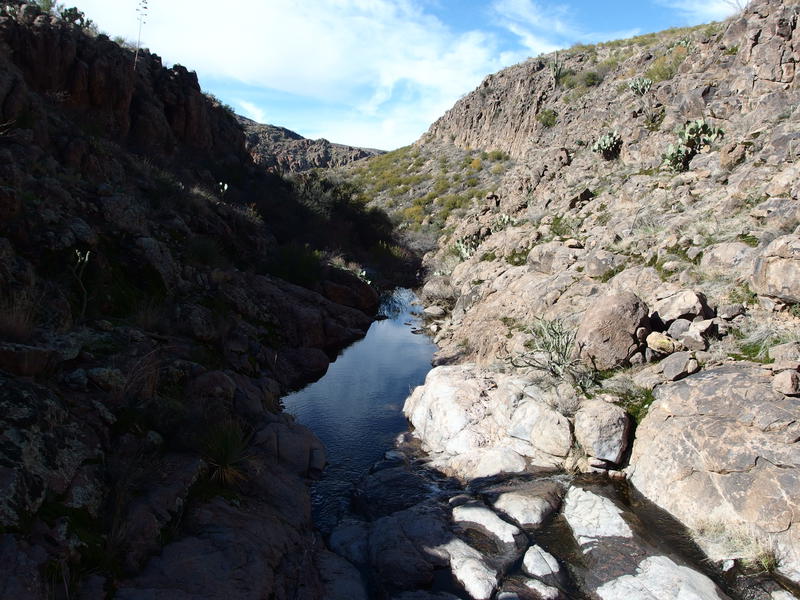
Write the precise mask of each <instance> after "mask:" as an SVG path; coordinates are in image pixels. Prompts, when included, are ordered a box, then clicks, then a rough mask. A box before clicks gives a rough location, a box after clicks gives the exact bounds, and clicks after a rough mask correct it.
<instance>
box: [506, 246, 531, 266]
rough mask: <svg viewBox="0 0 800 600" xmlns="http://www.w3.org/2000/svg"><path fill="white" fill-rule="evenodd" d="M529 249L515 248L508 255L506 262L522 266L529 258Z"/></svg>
mask: <svg viewBox="0 0 800 600" xmlns="http://www.w3.org/2000/svg"><path fill="white" fill-rule="evenodd" d="M529 252H530V250H529V249H527V248H526V249H524V250H514V251H512V252H511V253H510V254H508V255H506V262H507V263H508V264H510V265H512V266H514V267H521V266H522V265H524V264H525V262H526V261H527V260H528V253H529Z"/></svg>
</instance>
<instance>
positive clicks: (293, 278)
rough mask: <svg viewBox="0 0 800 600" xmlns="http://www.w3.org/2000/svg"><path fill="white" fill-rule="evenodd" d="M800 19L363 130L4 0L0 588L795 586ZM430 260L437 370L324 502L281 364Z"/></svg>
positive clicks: (559, 59) (335, 345)
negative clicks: (254, 110) (424, 119)
mask: <svg viewBox="0 0 800 600" xmlns="http://www.w3.org/2000/svg"><path fill="white" fill-rule="evenodd" d="M55 12H59V10H58V9H56V10H55ZM798 21H800V1H798V0H755V1H754V2H753V3H751V4H750V6H749V7H748V8H747V9H746V10H744V11H742V13H741V14H738V15H736V16H735V17H733V18H731V19H729V20H727V21H726V22H724V23H714V24H710V25H704V26H700V27H695V28H688V29H676V30H668V31H664V32H660V33H654V34H647V35H644V36H639V37H636V38H633V39H629V40H620V41H616V42H609V43H604V44H599V45H596V46H588V45H586V46H584V45H580V46H576V47H573V48H570V49H568V50H564V51H560V52H558V53H553V54H548V55H543V56H539V57H536V58H532V59H530V60H528V61H526V62H524V63H521V64H518V65H515V66H513V67H510V68H508V69H505V70H503V71H500V72H498V73H495V74H492V75H489V76H487V77H486V78H485V79H484V81H483V82H482V83H481V85H480V86H479V87H478V88H477V89H476V90H475V91H473V92H471V93H469V94H467V95H466V96H464V97H463V98H462V99H461V100H459V101H458V102H457V103H456V104H455V105H454V106H453V108H452V109H451V110H449V111H448V112H447V113H446V114H445V115H443V116H442V117H441V118H440V119H439V120H437V121H436V122H435V123H433V124H432V125H431V127H430V129H429V131H428V132H427V133H426V134H425V135H424V136H422V138H421V139H420V140H418V141H417V142H416V143H415V144H413V145H412V146H409V147H406V148H401V149H398V150H395V151H392V152H388V153H376V152H374V151H371V150H364V149H358V148H350V147H345V146H341V145H337V144H330V143H328V142H327V141H326V140H317V141H311V140H305V139H302V138H300V137H299V136H297V134H294V133H293V132H290V131H288V130H284V129H281V128H275V127H271V126H268V125H259V124H255V123H252V122H251V121H248V120H246V119H243V118H241V117H237V116H236V115H234V114H232V113H231V111H230V110H229V109H228V108H227V107H225V106H223V105H220V103H219V102H217V101H216V100H214V98H213V97H210V96H207V95H206V94H204V93H203V92H202V90H201V89H200V87H199V85H198V82H197V77H196V75H195V74H194V73H193V72H191V71H189V70H188V69H187V68H185V67H183V66H180V65H175V66H173V67H171V68H167V67H164V65H163V64H162V61H161V59H160V58H159V57H158V56H157V55H156V54H153V53H151V52H148V51H145V52H143V53H141V54H140V55H139V57H138V60H136V62H134V55H133V53H132V52H131V51H130V49H127V48H124V47H121V46H119V45H117V44H116V43H114V42H112V41H111V40H110V39H109V38H108V37H107V36H105V35H102V34H97V33H96V32H94V31H92V30H91V28H89V27H87V23H86V21H85V17H84V15H82V14H80V13H78V12H72V11H66V12H62V13H61V16H54V15H53V14H51V13H50V12H44V11H43V10H41V9H40V8H39V7H38V6H37V5H33V4H27V3H23V2H21V1H19V0H16V1H10V2H5V3H4V4H2V5H0V599H5V598H9V599H14V600H29V599H30V600H43V599H45V598H48V599H49V598H56V599H65V600H66V599H70V598H81V599H87V600H95V599H98V600H99V599H103V600H105V599H110V598H114V599H120V600H167V599H170V600H171V599H173V598H179V599H186V600H189V599H200V598H203V599H206V598H213V599H217V598H219V599H225V600H228V599H239V598H241V599H255V598H258V599H263V598H269V599H275V600H284V599H285V600H288V599H290V598H291V599H294V600H317V599H321V598H324V599H326V600H366V599H367V598H376V599H379V600H385V599H386V600H454V599H461V600H468V599H471V600H514V599H522V600H543V599H545V600H573V599H577V600H584V599H590V600H631V599H634V598H643V599H647V600H651V599H658V600H667V599H673V598H692V599H697V600H731V599H732V600H787V599H791V598H792V597H795V598H797V597H800V523H798V519H799V518H800V197H799V196H800V167H798V155H800V119H798V113H797V107H798V105H800V78H798V77H796V66H797V64H798V62H800V30H798ZM370 154H374V155H372V156H370ZM423 253H424V256H417V254H419V255H422V254H423ZM418 270H419V271H420V272H421V273H422V274H423V276H424V280H423V281H421V282H418V283H421V284H422V285H421V287H420V290H419V296H420V298H421V302H422V304H423V306H422V307H418V310H423V311H424V327H425V332H427V333H428V334H429V335H430V336H431V337H432V338H433V339H434V340H435V342H436V343H437V344H438V347H439V350H438V352H437V354H436V357H435V364H436V367H435V368H434V369H432V370H431V371H430V372H429V373H428V375H427V378H426V381H425V384H424V385H422V386H419V387H417V388H415V389H413V390H409V392H410V394H409V396H408V398H407V399H406V401H405V405H404V407H403V412H404V414H405V416H406V417H407V419H408V422H409V423H410V425H411V431H410V432H408V433H404V434H402V435H400V437H399V438H396V439H395V438H392V439H395V447H393V448H391V449H390V450H389V451H387V452H386V453H385V455H384V458H383V459H382V460H380V461H379V462H378V463H376V464H375V465H373V467H372V468H371V469H370V470H369V472H367V473H363V474H360V475H358V476H359V477H360V479H359V481H358V483H357V484H356V485H355V486H354V487H353V488H352V489H350V488H348V489H347V490H346V492H342V493H346V494H348V496H347V497H346V498H342V503H341V504H342V505H343V506H342V511H340V513H339V514H338V515H337V517H336V518H337V519H339V521H338V522H337V523H336V524H335V526H334V527H333V529H332V530H331V531H330V532H328V531H326V533H325V535H323V534H322V533H321V532H320V531H318V530H316V529H315V526H314V523H313V522H312V513H311V494H310V492H309V482H310V480H311V479H314V478H317V477H320V476H321V475H322V473H323V470H324V468H325V466H326V454H325V448H324V447H323V445H322V443H321V442H320V441H319V439H318V438H317V437H316V435H315V434H314V432H312V431H311V430H309V429H308V428H306V427H304V426H302V425H300V424H298V423H297V422H295V420H294V419H293V417H291V416H290V415H288V414H286V413H284V412H283V408H282V406H281V398H282V396H283V395H284V394H286V392H288V391H290V390H293V389H296V388H297V387H299V386H301V385H303V384H304V383H306V382H308V381H311V380H314V379H317V378H319V377H320V376H321V375H322V374H323V373H325V371H326V370H327V368H328V366H329V363H330V362H331V361H332V360H333V359H334V358H335V357H336V355H337V353H338V352H339V350H340V349H342V348H343V347H345V346H347V345H348V344H351V343H352V342H354V341H356V340H358V339H360V338H361V337H362V336H364V334H365V332H366V331H367V329H368V328H369V327H370V324H371V323H372V321H373V320H374V319H375V318H376V312H377V310H378V299H379V296H378V293H379V291H380V290H381V289H383V288H390V287H392V286H394V285H398V284H409V283H412V282H415V281H416V275H417V271H418ZM416 310H417V309H415V310H414V311H410V312H409V315H410V316H409V317H408V318H409V322H408V323H405V324H404V325H403V327H410V326H411V320H410V319H411V318H412V316H413V314H414V312H416ZM403 319H405V317H403ZM399 326H400V325H399V324H398V327H399ZM411 333H421V331H419V330H415V331H413V332H410V333H409V337H414V336H413V335H411ZM417 339H419V338H417ZM409 351H412V350H409ZM426 356H429V355H426ZM382 358H383V357H382ZM425 360H427V359H425ZM387 362H391V360H390V361H387ZM386 371H387V372H386V373H385V375H384V374H383V373H382V374H381V377H385V379H386V380H387V381H394V379H393V378H392V372H391V370H390V367H389V366H387V367H386ZM360 373H361V372H360V371H358V372H357V374H360ZM359 384H360V382H358V381H357V382H356V383H355V384H348V385H351V386H352V387H353V388H355V387H361V386H360V385H359ZM354 391H355V390H354ZM330 400H331V401H332V402H331V405H332V407H333V410H338V411H339V412H341V413H342V415H344V417H345V418H344V419H343V422H345V423H346V422H347V421H348V413H347V412H346V411H345V410H344V406H340V405H339V404H336V403H335V401H336V400H337V398H330ZM377 403H378V405H379V407H378V410H380V411H382V413H385V414H390V412H391V411H392V410H395V411H397V407H396V406H395V407H391V406H387V405H386V401H385V400H383V399H381V398H378V399H377ZM343 404H344V402H342V405H343ZM329 408H330V407H329ZM357 410H363V411H368V410H370V409H369V408H366V407H357ZM359 416H363V415H359ZM348 425H349V424H348ZM369 425H370V426H371V423H370V424H369ZM343 429H344V431H342V432H340V434H341V435H354V434H353V431H354V430H353V429H351V428H349V427H343ZM393 435H394V434H393ZM381 452H383V450H381ZM345 462H346V461H345ZM340 466H342V465H340ZM343 468H345V469H347V468H350V466H349V464H345V465H343Z"/></svg>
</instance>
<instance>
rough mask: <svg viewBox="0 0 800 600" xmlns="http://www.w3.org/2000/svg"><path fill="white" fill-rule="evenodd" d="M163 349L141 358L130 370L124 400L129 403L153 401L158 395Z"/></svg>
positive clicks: (124, 389)
mask: <svg viewBox="0 0 800 600" xmlns="http://www.w3.org/2000/svg"><path fill="white" fill-rule="evenodd" d="M161 350H162V348H156V349H155V350H152V351H150V352H148V353H147V354H145V355H144V356H142V357H141V358H139V360H137V361H136V362H135V363H133V365H132V366H131V368H130V369H129V370H128V373H127V377H126V381H125V386H124V387H123V388H122V392H121V395H122V398H123V399H124V400H125V401H127V402H131V401H147V400H152V399H153V398H155V397H156V396H157V394H158V382H159V376H160V372H161V363H162V361H161V358H160V353H161Z"/></svg>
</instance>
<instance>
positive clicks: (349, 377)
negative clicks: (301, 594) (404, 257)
mask: <svg viewBox="0 0 800 600" xmlns="http://www.w3.org/2000/svg"><path fill="white" fill-rule="evenodd" d="M415 302H416V296H415V295H414V293H413V292H411V291H410V290H407V289H398V290H395V291H394V292H393V293H392V294H390V295H387V296H386V297H385V298H384V299H383V300H382V302H381V308H380V314H381V315H385V316H386V318H385V319H383V320H379V321H375V322H374V323H373V324H372V325H371V326H370V328H369V331H368V332H367V335H366V336H365V337H364V338H362V339H361V340H359V341H357V342H356V343H354V344H353V345H352V346H349V347H348V348H346V349H345V350H344V351H343V352H342V354H341V355H339V357H338V358H337V359H336V360H335V361H334V362H333V363H332V364H331V365H330V367H329V368H328V372H327V373H326V374H325V376H324V377H323V378H322V379H320V380H319V381H317V382H315V383H312V384H311V385H309V386H307V387H305V388H303V389H302V390H300V391H298V392H295V393H293V394H290V395H288V396H286V397H285V398H284V399H283V404H284V406H285V409H286V412H288V413H290V414H292V415H294V416H295V417H296V418H297V420H298V421H299V422H300V423H302V424H303V425H305V426H307V427H310V428H311V429H312V430H313V431H314V433H316V434H317V436H318V437H319V439H320V440H322V442H323V443H324V444H325V449H326V452H327V456H328V466H327V467H326V469H325V476H324V477H323V478H322V480H320V481H319V482H317V483H315V484H314V486H313V488H312V496H311V497H312V509H313V513H314V522H315V524H316V526H317V528H318V529H319V530H320V531H323V532H329V531H330V530H331V529H332V528H333V526H334V525H336V522H337V521H338V520H339V518H340V517H341V516H342V515H343V514H344V513H345V512H346V511H347V509H348V505H349V500H350V491H351V488H352V486H353V484H354V483H355V482H356V481H357V480H358V479H359V478H360V477H361V476H362V475H363V474H364V473H365V472H366V471H368V470H369V468H370V467H371V466H372V465H373V464H374V463H376V462H377V461H379V460H380V459H381V458H383V455H384V453H385V452H386V451H387V450H388V449H390V448H391V447H392V446H393V445H394V441H395V438H396V437H397V436H398V434H400V433H402V432H403V431H405V430H406V429H408V423H407V422H406V419H405V417H404V416H403V402H404V401H405V399H406V397H407V396H408V395H409V393H410V391H411V390H412V389H413V388H414V387H416V386H418V385H421V384H422V383H423V382H424V381H425V375H427V373H428V371H430V370H431V360H432V358H433V353H434V352H435V351H436V346H434V345H433V342H431V341H430V339H429V338H428V337H427V336H425V335H419V334H415V333H412V331H413V330H414V328H415V327H416V326H418V325H420V322H419V314H418V313H419V306H415V304H414V303H415Z"/></svg>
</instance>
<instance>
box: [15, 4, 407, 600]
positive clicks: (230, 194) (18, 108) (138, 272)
mask: <svg viewBox="0 0 800 600" xmlns="http://www.w3.org/2000/svg"><path fill="white" fill-rule="evenodd" d="M62 14H63V15H65V16H64V17H63V18H60V17H56V16H53V15H51V14H50V13H45V12H43V11H42V10H41V9H40V8H39V7H38V6H36V5H34V4H24V3H21V2H6V3H4V4H3V5H2V6H0V407H2V408H1V409H0V597H2V598H4V599H6V598H8V599H12V598H13V599H14V600H24V599H27V598H37V599H42V598H74V597H77V594H78V593H80V595H81V597H83V598H103V597H106V596H107V595H109V596H110V595H112V594H113V595H115V597H118V598H123V597H127V598H132V597H143V596H142V594H151V593H156V592H153V591H152V590H156V589H158V590H160V591H159V592H157V593H158V594H161V596H159V597H176V595H180V594H182V593H186V594H192V593H196V590H197V589H202V590H203V591H202V594H203V596H204V597H218V598H222V597H225V598H230V597H289V596H291V597H302V595H298V594H299V592H298V589H300V588H303V587H305V588H306V589H307V592H306V593H307V594H308V596H307V597H318V596H319V595H320V594H321V583H320V580H319V577H318V574H317V570H316V569H315V568H314V567H313V564H314V561H315V560H316V554H315V553H313V552H312V553H310V554H309V553H308V552H307V550H308V549H309V548H313V547H314V545H315V534H314V532H313V529H312V523H311V515H310V499H309V493H308V488H307V481H308V479H309V478H310V477H316V476H318V475H319V473H320V472H321V470H322V468H323V467H324V465H325V451H324V448H323V447H322V445H321V443H320V442H319V440H318V439H317V438H316V436H315V435H314V434H313V432H311V431H310V430H308V429H307V428H305V427H302V426H300V425H298V424H296V423H295V422H294V421H293V419H292V418H291V417H290V416H288V415H285V414H283V412H282V410H281V405H280V398H281V396H282V395H283V394H285V393H286V392H287V391H288V390H291V389H295V388H297V387H299V386H301V385H303V384H305V383H306V382H308V381H310V380H313V379H317V378H319V377H320V376H321V375H322V374H323V373H324V372H325V371H326V369H327V367H328V364H329V362H330V361H331V360H333V358H335V356H336V354H337V353H338V351H339V350H340V349H341V348H343V347H344V346H346V345H348V344H351V343H352V342H353V341H355V340H357V339H359V338H360V337H362V336H363V335H364V333H365V332H366V330H367V329H368V328H369V326H370V324H371V322H372V321H373V318H374V316H375V313H376V311H377V308H378V293H377V290H376V289H373V287H371V286H370V285H369V283H367V282H366V281H365V277H364V275H365V271H370V273H371V277H372V279H373V280H375V279H379V280H382V281H389V280H391V279H392V278H393V277H394V276H395V275H397V274H398V273H402V272H403V270H404V268H405V267H404V266H403V264H404V263H402V259H405V258H407V256H408V255H407V254H404V251H403V249H402V248H400V247H398V246H396V245H395V240H394V236H393V234H392V231H391V224H390V223H389V221H388V218H387V217H386V216H385V215H383V214H381V213H380V212H379V211H376V210H370V209H366V208H365V207H364V206H363V204H361V203H358V202H355V201H354V200H353V198H352V195H351V194H350V193H349V192H348V190H347V189H346V188H343V187H341V186H340V185H338V184H335V183H333V182H331V181H330V180H328V179H327V178H325V177H324V176H322V175H317V174H303V175H297V176H295V177H293V178H291V179H284V178H282V177H281V176H279V175H276V174H270V173H265V172H264V170H263V169H262V168H261V167H260V166H259V165H257V164H256V163H254V162H253V160H252V158H251V156H250V154H249V152H248V149H247V146H246V133H245V132H244V131H243V130H242V128H241V126H240V125H239V123H238V122H237V120H236V118H235V117H234V115H232V114H231V113H230V112H229V111H228V110H227V109H226V108H225V107H223V106H221V105H220V104H219V103H218V102H216V101H214V100H213V99H212V98H210V97H208V96H206V95H205V94H203V92H202V90H201V89H200V87H199V85H198V82H197V77H196V75H195V74H194V73H193V72H190V71H189V70H187V69H186V68H185V67H182V66H180V65H175V66H174V67H172V68H166V67H164V66H163V65H162V62H161V59H160V58H159V57H158V56H157V55H155V54H152V53H149V52H146V51H145V52H141V53H139V56H138V60H137V61H136V62H135V63H134V54H133V52H132V51H131V50H130V49H127V48H123V47H120V46H119V45H117V44H116V43H114V42H112V41H111V40H110V39H109V38H108V37H107V36H104V35H97V34H96V33H94V32H93V31H91V30H90V29H89V28H87V27H86V23H85V18H84V16H83V15H82V14H80V13H76V12H74V11H73V12H69V11H67V12H64V13H62ZM408 268H409V269H410V271H411V273H413V272H414V267H413V265H411V266H409V267H408ZM226 499H227V500H226ZM228 501H230V502H228ZM239 552H245V553H247V555H248V556H249V557H251V559H252V560H251V563H250V564H249V565H244V566H243V565H242V564H241V563H240V561H239V558H238V553H239ZM310 565H311V566H310ZM234 570H236V571H237V572H238V573H239V579H237V581H235V582H233V581H229V580H228V578H227V577H226V576H219V573H230V572H233V571H234ZM165 572H166V573H168V574H167V575H164V573H165ZM145 589H146V590H150V591H148V592H144V591H142V590H145Z"/></svg>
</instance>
